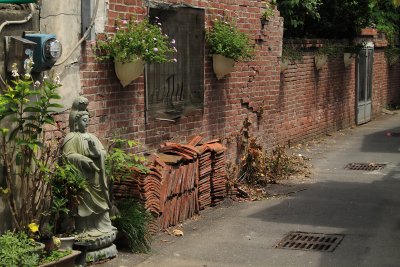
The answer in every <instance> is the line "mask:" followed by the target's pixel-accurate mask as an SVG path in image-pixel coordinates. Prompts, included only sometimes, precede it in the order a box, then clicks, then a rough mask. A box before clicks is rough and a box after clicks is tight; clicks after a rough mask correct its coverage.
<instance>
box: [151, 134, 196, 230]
mask: <svg viewBox="0 0 400 267" xmlns="http://www.w3.org/2000/svg"><path fill="white" fill-rule="evenodd" d="M159 151H160V152H161V153H159V154H158V156H159V158H160V159H161V160H163V161H164V162H165V164H166V167H165V168H166V173H165V176H164V177H163V180H162V185H161V194H160V196H161V200H160V205H161V214H160V219H159V223H160V226H161V228H162V229H165V228H168V227H169V226H172V225H176V224H178V223H179V222H183V221H184V220H186V219H189V218H191V217H193V216H194V215H195V214H196V213H198V211H199V206H198V188H197V187H198V160H197V155H198V151H197V149H196V148H195V147H194V146H192V145H190V144H188V145H183V144H177V143H170V142H167V143H165V144H163V145H162V146H161V148H160V149H159Z"/></svg>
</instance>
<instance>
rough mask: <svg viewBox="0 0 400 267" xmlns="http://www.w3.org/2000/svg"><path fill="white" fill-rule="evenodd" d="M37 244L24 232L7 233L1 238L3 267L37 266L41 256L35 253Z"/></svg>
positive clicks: (0, 260) (0, 263)
mask: <svg viewBox="0 0 400 267" xmlns="http://www.w3.org/2000/svg"><path fill="white" fill-rule="evenodd" d="M36 247H37V245H36V243H35V242H34V241H33V240H32V239H29V237H28V236H27V235H26V234H25V233H24V232H18V233H13V232H10V231H7V232H5V233H4V234H3V235H1V236H0V266H1V267H32V266H37V265H38V262H39V255H38V254H37V253H35V248H36Z"/></svg>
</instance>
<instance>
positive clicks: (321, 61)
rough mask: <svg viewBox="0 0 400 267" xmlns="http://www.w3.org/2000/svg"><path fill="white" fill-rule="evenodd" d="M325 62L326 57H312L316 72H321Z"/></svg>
mask: <svg viewBox="0 0 400 267" xmlns="http://www.w3.org/2000/svg"><path fill="white" fill-rule="evenodd" d="M327 61H328V56H327V55H315V57H314V63H315V68H316V69H317V70H321V69H322V68H323V67H324V66H325V65H326V62H327Z"/></svg>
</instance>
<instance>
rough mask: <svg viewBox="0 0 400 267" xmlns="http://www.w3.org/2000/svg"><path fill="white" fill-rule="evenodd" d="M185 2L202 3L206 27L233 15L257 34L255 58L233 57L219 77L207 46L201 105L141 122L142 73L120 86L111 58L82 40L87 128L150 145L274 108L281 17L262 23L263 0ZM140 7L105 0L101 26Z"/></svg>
mask: <svg viewBox="0 0 400 267" xmlns="http://www.w3.org/2000/svg"><path fill="white" fill-rule="evenodd" d="M117 2H118V3H117ZM168 2H169V3H176V1H168ZM232 2H234V3H232ZM185 3H186V4H189V5H192V6H193V7H196V8H204V9H205V14H206V22H205V24H206V25H205V27H208V26H209V25H211V21H212V20H213V19H215V18H217V17H218V16H221V15H225V16H229V17H234V18H235V19H236V20H237V25H238V27H239V28H240V29H241V30H242V31H244V32H246V33H248V34H249V35H250V36H251V38H252V39H253V40H254V42H256V40H257V43H258V44H256V50H257V55H256V59H255V60H254V61H250V62H245V63H237V64H236V68H235V72H234V73H232V74H231V75H230V76H229V77H227V78H225V79H222V80H219V81H218V80H217V79H216V77H215V75H214V73H213V70H212V60H211V57H210V56H209V53H208V51H207V48H206V58H205V92H204V96H205V100H204V109H201V110H197V111H193V112H191V113H189V114H185V115H184V116H182V117H181V118H180V119H178V120H177V121H176V122H175V123H173V122H172V123H171V122H165V121H152V120H149V121H148V122H147V123H145V92H144V78H143V77H141V78H139V79H137V80H136V81H135V82H134V83H133V84H131V85H129V86H127V87H126V88H122V87H121V86H120V84H119V81H118V80H117V79H116V77H115V74H114V67H113V64H112V63H99V62H96V61H95V58H94V57H93V54H92V49H91V46H92V45H93V43H92V44H87V46H86V49H85V50H84V52H83V57H82V60H81V63H80V64H81V79H82V81H81V82H82V93H83V94H84V95H85V96H87V97H88V98H89V100H90V106H89V109H90V110H91V111H92V115H93V117H92V126H91V128H90V129H89V130H90V131H93V132H95V133H96V134H97V135H99V136H100V137H102V138H107V137H109V136H111V135H112V134H114V133H115V132H116V131H119V132H120V134H122V136H123V137H125V138H134V139H136V140H139V141H140V142H142V143H143V144H145V145H146V147H147V149H149V150H151V149H154V148H156V147H157V146H158V145H159V143H160V142H162V141H167V140H174V141H178V142H185V141H186V140H188V138H189V137H190V136H192V135H195V134H200V135H202V136H204V137H205V138H206V139H213V138H223V137H226V136H229V135H231V134H233V133H236V132H238V131H239V130H240V128H241V126H242V122H243V120H244V119H245V118H246V117H250V118H251V119H252V120H253V121H256V118H257V112H259V111H260V108H261V107H264V110H269V109H274V108H275V105H276V103H275V98H274V96H275V95H276V94H277V93H278V91H279V64H278V56H280V54H281V42H282V31H283V28H282V19H281V18H280V17H278V16H276V17H275V19H274V20H272V21H270V23H269V24H268V25H267V26H266V27H265V28H264V29H262V28H261V24H260V20H259V18H260V15H261V13H262V10H263V9H262V7H263V6H264V3H262V2H260V1H254V0H252V1H218V3H216V2H215V1H185ZM145 12H146V8H145V7H144V6H143V3H142V2H141V1H110V5H109V12H108V16H109V19H108V25H107V27H106V29H108V31H110V32H111V31H114V20H115V19H116V18H118V17H121V18H129V17H130V16H132V15H133V16H139V17H142V16H143V14H145ZM266 118H267V117H266ZM267 124H268V126H267V127H265V126H266V125H267ZM254 126H257V127H255V129H256V128H258V133H264V132H270V133H271V134H272V132H273V127H270V126H272V124H271V123H268V119H265V123H264V120H263V122H262V124H261V125H255V124H254ZM254 132H255V133H256V131H254ZM262 137H264V134H262Z"/></svg>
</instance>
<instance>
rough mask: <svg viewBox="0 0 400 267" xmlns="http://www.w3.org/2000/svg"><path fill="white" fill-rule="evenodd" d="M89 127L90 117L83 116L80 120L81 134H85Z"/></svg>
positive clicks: (79, 129) (79, 128)
mask: <svg viewBox="0 0 400 267" xmlns="http://www.w3.org/2000/svg"><path fill="white" fill-rule="evenodd" d="M88 125H89V116H88V115H83V116H81V117H80V118H79V120H78V131H79V132H81V133H85V132H86V129H87V127H88Z"/></svg>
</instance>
